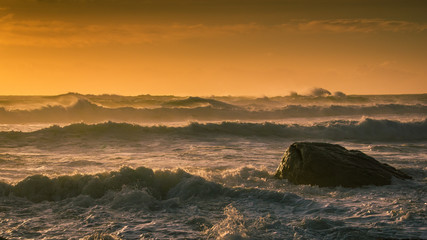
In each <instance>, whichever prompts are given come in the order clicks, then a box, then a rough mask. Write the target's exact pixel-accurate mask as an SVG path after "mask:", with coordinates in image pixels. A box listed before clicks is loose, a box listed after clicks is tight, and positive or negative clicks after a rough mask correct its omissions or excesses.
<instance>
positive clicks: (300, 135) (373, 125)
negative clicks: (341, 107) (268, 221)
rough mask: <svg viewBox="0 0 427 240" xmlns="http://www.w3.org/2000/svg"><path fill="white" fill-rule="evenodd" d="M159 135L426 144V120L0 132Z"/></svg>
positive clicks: (16, 135)
mask: <svg viewBox="0 0 427 240" xmlns="http://www.w3.org/2000/svg"><path fill="white" fill-rule="evenodd" d="M153 134H156V135H157V136H159V137H161V136H162V135H166V136H170V135H176V136H183V137H185V136H188V137H202V138H211V137H217V136H238V137H273V138H287V139H293V140H300V139H303V140H306V139H330V140H346V141H385V142H399V141H426V140H427V119H424V120H423V121H417V122H400V121H392V120H375V119H370V118H367V119H363V120H361V121H350V120H334V121H327V122H320V123H316V124H313V125H299V124H276V123H271V122H265V123H242V122H222V123H197V122H194V123H191V124H189V125H187V126H183V127H168V126H161V125H160V126H141V125H135V124H128V123H115V122H106V123H100V124H85V123H79V124H71V125H68V126H65V127H60V126H57V125H55V126H51V127H49V128H45V129H41V130H38V131H34V132H14V131H12V132H0V140H3V141H4V142H11V141H18V142H20V144H23V142H24V140H25V139H26V138H28V139H37V141H50V142H52V141H55V139H61V140H64V139H66V138H81V137H83V136H84V137H86V139H88V140H90V139H94V140H100V138H115V139H122V140H128V141H134V140H137V139H140V138H145V137H147V136H152V135H153Z"/></svg>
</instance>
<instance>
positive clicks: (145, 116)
mask: <svg viewBox="0 0 427 240" xmlns="http://www.w3.org/2000/svg"><path fill="white" fill-rule="evenodd" d="M251 109H252V108H251V107H247V108H244V107H240V106H237V105H233V104H228V103H225V102H222V101H218V100H213V99H204V98H197V97H191V98H187V99H184V100H173V101H169V102H166V103H163V104H162V106H161V107H156V108H136V107H131V106H127V107H117V108H109V107H104V106H102V105H98V104H95V103H94V102H91V101H89V100H87V99H83V98H82V99H79V100H77V101H76V102H75V103H74V104H72V105H70V106H63V105H55V106H50V105H49V106H45V107H42V108H38V109H31V110H8V109H6V108H4V107H0V116H1V118H0V123H73V122H82V121H83V122H87V123H97V122H104V121H116V122H146V123H153V122H157V123H158V122H177V121H225V120H227V121H234V120H242V121H249V120H258V121H259V120H278V119H288V118H299V117H330V116H376V115H390V114H395V115H401V114H418V115H422V116H425V115H426V113H427V105H423V104H414V105H406V104H376V105H327V106H322V105H286V106H284V107H280V108H275V109H270V110H268V108H257V109H258V110H251Z"/></svg>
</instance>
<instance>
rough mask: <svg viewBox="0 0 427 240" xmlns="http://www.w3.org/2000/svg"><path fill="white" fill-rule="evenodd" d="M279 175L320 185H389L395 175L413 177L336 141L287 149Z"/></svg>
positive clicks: (298, 145)
mask: <svg viewBox="0 0 427 240" xmlns="http://www.w3.org/2000/svg"><path fill="white" fill-rule="evenodd" d="M276 177H278V178H286V179H288V181H289V182H292V183H295V184H310V185H318V186H320V187H335V186H343V187H360V186H364V185H378V186H380V185H387V184H390V183H391V179H392V177H396V178H399V179H411V177H410V176H408V175H406V174H405V173H403V172H401V171H399V170H396V169H395V168H393V167H392V166H390V165H387V164H383V163H380V162H378V161H377V160H375V159H374V158H372V157H370V156H368V155H366V154H364V153H362V152H361V151H357V150H347V149H345V148H344V147H342V146H340V145H337V144H329V143H315V142H296V143H293V144H292V145H291V146H289V148H288V149H287V150H286V152H285V155H284V156H283V159H282V162H281V163H280V165H279V167H278V168H277V172H276Z"/></svg>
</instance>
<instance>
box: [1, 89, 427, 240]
mask: <svg viewBox="0 0 427 240" xmlns="http://www.w3.org/2000/svg"><path fill="white" fill-rule="evenodd" d="M426 99H427V97H426V95H402V96H341V97H339V98H338V97H310V96H307V97H304V96H298V97H295V96H294V97H278V98H241V97H240V98H239V97H211V98H181V97H174V96H164V97H156V96H149V95H144V96H138V97H124V96H115V95H113V96H110V95H102V96H94V95H79V94H67V95H61V96H51V97H1V100H2V101H1V102H0V105H1V106H0V131H1V132H0V169H1V175H0V181H1V182H0V221H1V222H0V223H1V224H0V236H1V237H4V238H7V239H81V238H85V239H96V238H97V237H98V238H101V239H145V238H147V239H152V238H154V239H180V238H181V239H200V238H202V239H203V238H207V239H381V238H386V239H390V238H392V239H393V238H394V239H402V238H406V239H408V238H409V239H426V238H427V227H426V226H427V219H426V212H427V185H426V183H427V161H426V160H427V101H426ZM294 141H322V142H330V143H337V144H341V145H343V146H344V147H346V148H349V149H358V150H361V151H363V152H365V153H366V154H368V155H371V156H373V157H375V158H376V159H377V160H379V161H381V162H384V163H388V164H390V165H392V166H394V167H396V168H398V169H400V170H402V171H404V172H405V173H407V174H409V175H411V176H412V177H413V180H408V181H401V180H396V179H395V180H394V181H393V184H392V185H389V186H381V187H378V186H366V187H363V188H355V189H349V188H342V187H337V188H319V187H317V186H298V185H293V184H291V183H288V182H287V181H286V180H278V179H275V178H274V177H273V175H274V173H275V170H276V168H277V166H278V164H279V162H280V159H281V157H282V154H283V152H284V151H285V150H286V148H287V147H288V146H289V145H290V144H291V143H292V142H294Z"/></svg>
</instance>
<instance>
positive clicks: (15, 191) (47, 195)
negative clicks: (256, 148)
mask: <svg viewBox="0 0 427 240" xmlns="http://www.w3.org/2000/svg"><path fill="white" fill-rule="evenodd" d="M269 177H271V178H272V176H269ZM111 192H113V194H110V193H111ZM117 193H118V194H117ZM8 196H15V197H23V198H26V199H28V200H30V201H32V202H42V201H61V200H64V199H67V198H74V197H79V199H77V201H76V202H77V204H79V205H88V204H90V203H91V202H92V201H91V200H90V199H86V198H84V197H80V196H89V197H91V198H92V199H98V198H102V197H106V198H109V199H110V198H111V201H109V202H110V203H111V206H112V208H120V209H131V208H132V207H135V206H139V207H147V208H156V207H157V206H156V205H157V204H159V203H158V201H164V202H163V204H165V205H170V204H174V201H175V200H176V199H180V200H188V199H192V198H199V199H212V198H216V197H219V196H226V197H236V198H241V197H247V196H256V197H257V198H258V199H260V200H265V201H274V202H282V203H288V204H293V205H295V204H310V203H311V201H310V200H304V199H302V198H301V197H299V196H297V195H295V194H293V193H281V192H276V191H270V190H263V189H258V188H228V187H224V186H223V185H221V184H218V183H215V182H211V181H208V180H206V179H204V178H202V177H199V176H195V175H192V174H189V173H187V172H185V171H184V170H182V169H176V170H173V171H172V170H157V171H154V170H152V169H150V168H145V167H138V168H136V169H133V168H129V167H122V168H121V169H120V170H119V171H111V172H104V173H98V174H94V175H81V174H76V175H64V176H59V177H54V178H49V177H47V176H44V175H32V176H29V177H27V178H25V179H24V180H22V181H20V182H18V183H16V184H14V185H13V184H7V183H4V182H0V197H8Z"/></svg>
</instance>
